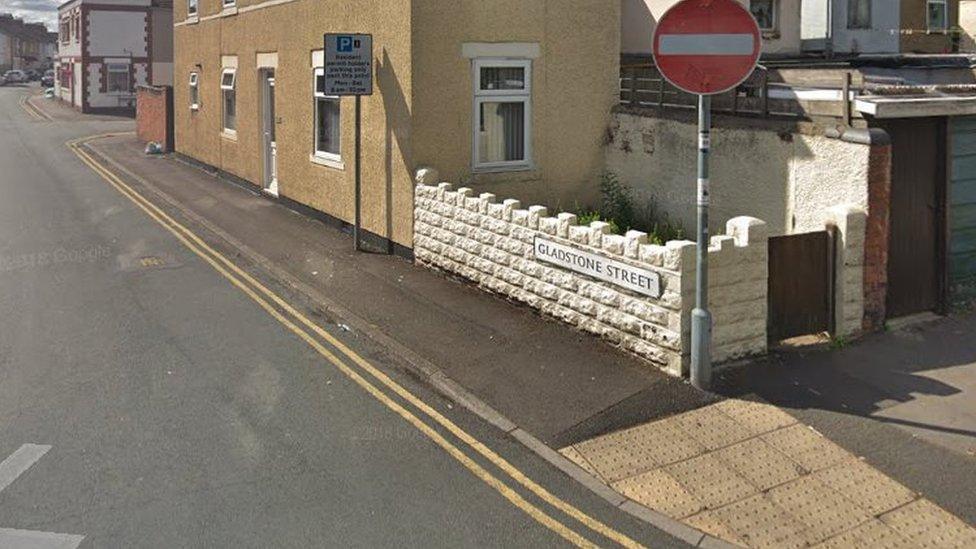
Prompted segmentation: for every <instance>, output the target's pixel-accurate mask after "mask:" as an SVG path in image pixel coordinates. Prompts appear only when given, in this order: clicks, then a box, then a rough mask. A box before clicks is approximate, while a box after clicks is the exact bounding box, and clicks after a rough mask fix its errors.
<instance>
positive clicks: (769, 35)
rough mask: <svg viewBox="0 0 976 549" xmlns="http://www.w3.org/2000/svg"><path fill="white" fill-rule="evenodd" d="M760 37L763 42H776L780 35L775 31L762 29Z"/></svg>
mask: <svg viewBox="0 0 976 549" xmlns="http://www.w3.org/2000/svg"><path fill="white" fill-rule="evenodd" d="M762 37H763V40H778V39H779V38H780V34H779V31H778V30H776V29H762Z"/></svg>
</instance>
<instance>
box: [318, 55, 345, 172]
mask: <svg viewBox="0 0 976 549" xmlns="http://www.w3.org/2000/svg"><path fill="white" fill-rule="evenodd" d="M313 95H314V99H315V156H318V157H320V158H325V159H327V160H336V161H338V160H339V159H340V155H341V149H340V147H339V145H340V133H339V130H340V128H341V125H340V120H341V118H340V109H339V106H340V103H339V98H338V97H336V96H334V95H325V71H324V69H315V90H314V93H313Z"/></svg>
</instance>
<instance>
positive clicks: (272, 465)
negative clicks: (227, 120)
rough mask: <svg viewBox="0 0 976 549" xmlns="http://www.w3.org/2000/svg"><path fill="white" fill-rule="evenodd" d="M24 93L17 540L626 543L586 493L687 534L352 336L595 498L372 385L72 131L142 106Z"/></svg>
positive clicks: (10, 228)
mask: <svg viewBox="0 0 976 549" xmlns="http://www.w3.org/2000/svg"><path fill="white" fill-rule="evenodd" d="M25 93H26V89H25V88H16V87H3V88H0V461H3V460H4V459H5V458H8V456H10V457H9V458H8V459H6V461H4V462H3V463H2V464H0V545H3V544H4V543H3V542H2V540H5V539H6V540H8V543H13V542H10V541H9V540H13V539H20V540H21V542H18V543H21V544H22V545H23V546H24V547H28V546H30V547H54V546H58V545H57V544H58V543H60V544H61V545H60V546H73V545H76V544H77V543H78V540H81V545H80V546H81V547H330V546H361V547H376V546H423V547H431V546H444V547H447V546H450V547H455V546H479V547H480V546H505V547H510V546H512V547H514V546H518V547H524V546H560V545H569V544H571V541H573V540H575V542H576V543H577V544H580V543H583V542H589V543H593V544H597V545H601V546H612V545H615V542H614V540H612V539H610V537H612V535H610V534H607V532H608V530H604V531H603V533H599V532H597V531H596V530H595V529H594V528H592V527H588V526H586V525H585V524H584V523H583V521H581V520H579V519H578V518H573V517H571V516H570V513H575V512H579V513H581V514H583V515H585V516H587V517H590V519H591V520H593V521H598V522H599V523H601V524H603V525H605V526H606V527H607V529H609V531H612V532H616V533H618V534H620V535H622V536H626V537H627V538H630V539H633V540H635V541H637V542H639V543H641V544H645V545H648V546H653V547H668V546H677V545H679V542H677V541H676V540H674V539H673V538H670V537H668V536H666V535H665V534H663V533H661V532H659V531H657V530H655V529H653V528H651V527H649V526H647V525H646V524H644V523H641V522H639V521H637V520H636V519H633V518H632V517H630V516H629V515H627V514H625V513H623V512H621V511H620V510H618V509H616V508H614V507H612V506H611V505H609V504H607V503H605V502H604V501H603V500H601V499H599V498H597V497H596V496H594V495H593V494H591V493H590V492H589V491H587V490H586V489H585V488H583V487H581V486H579V485H578V484H576V483H575V482H574V481H572V480H571V479H570V478H568V477H567V476H565V475H564V474H562V473H561V472H559V471H558V470H556V469H554V468H552V467H551V466H549V465H548V464H547V463H546V462H545V461H543V460H542V459H540V458H538V457H537V456H535V455H534V454H532V453H531V452H529V451H528V450H526V449H525V448H523V447H522V446H520V445H518V444H516V443H515V442H514V441H512V440H511V439H510V438H508V437H507V436H505V435H504V434H502V433H501V432H499V431H497V430H496V429H494V428H492V427H490V426H488V425H487V424H485V423H483V422H481V421H480V420H478V419H477V418H476V417H474V416H473V415H471V414H469V413H467V412H466V411H463V410H462V409H461V408H460V407H459V406H456V405H454V406H451V404H450V403H449V402H448V401H446V400H444V399H443V398H441V397H439V396H438V395H437V394H436V393H434V392H433V391H431V390H428V389H427V388H426V387H424V386H422V385H420V384H419V383H417V382H414V381H413V380H412V379H411V378H410V377H409V376H407V375H404V374H402V373H399V372H400V371H401V370H399V369H397V368H395V367H394V365H393V362H394V361H395V360H397V359H396V358H394V357H393V355H392V354H391V353H387V352H385V350H384V349H381V348H375V347H369V346H368V345H367V344H364V343H357V344H356V345H359V348H356V349H355V350H356V352H358V353H359V354H360V355H362V356H364V357H366V359H367V360H369V361H370V362H371V363H372V364H374V365H376V366H377V367H378V368H379V369H380V370H382V371H385V372H387V373H389V375H390V376H391V378H392V379H393V380H394V381H395V382H396V383H398V384H399V385H401V386H402V387H404V388H405V389H406V390H407V391H409V392H410V393H412V394H413V395H416V396H417V397H418V398H419V399H420V400H421V401H423V402H425V403H426V404H428V405H429V406H431V407H432V408H433V409H434V410H436V411H438V412H439V413H441V414H444V416H446V417H447V418H448V419H449V420H450V421H453V422H454V423H456V424H457V425H458V426H459V427H460V428H461V429H463V430H464V431H465V432H466V433H469V434H470V435H471V436H473V437H475V438H476V439H478V440H480V441H482V442H483V443H484V444H485V445H486V446H487V447H488V448H490V449H491V450H492V451H494V452H496V453H497V454H498V455H500V456H501V457H503V458H504V459H505V460H507V461H508V462H510V463H511V464H512V465H513V466H514V467H515V468H517V469H518V470H519V471H521V472H523V473H524V474H525V475H527V476H528V477H529V478H530V479H532V480H534V481H535V482H537V483H538V484H539V485H541V486H542V487H543V488H545V489H546V490H548V491H549V492H551V493H552V494H553V495H554V496H555V497H557V498H560V499H561V500H563V501H565V502H566V503H567V504H569V505H570V506H572V508H573V509H575V510H578V511H572V510H568V509H567V508H563V509H562V510H560V509H557V508H556V507H555V506H554V504H553V503H552V501H546V499H545V498H543V497H540V496H539V494H538V493H536V492H533V491H531V490H529V489H526V488H525V487H524V486H523V485H521V484H519V483H517V482H515V481H514V480H513V479H512V475H511V474H507V473H506V472H505V471H504V470H503V468H501V467H500V466H499V465H498V463H497V462H496V461H493V460H491V459H489V458H486V457H485V455H484V453H479V452H476V451H475V450H474V449H473V448H472V447H471V446H470V445H467V444H465V443H464V442H463V440H461V439H460V438H459V437H458V436H457V434H456V433H451V432H449V431H448V430H446V429H445V428H444V426H443V425H442V424H439V423H437V422H435V421H433V420H432V419H431V418H430V417H429V415H425V414H424V413H422V412H421V410H420V409H419V408H418V406H416V403H411V402H410V401H409V399H406V398H404V396H403V395H402V394H400V395H397V394H395V393H394V391H392V390H391V389H390V388H389V387H388V386H383V387H381V388H380V392H379V394H378V395H377V394H374V393H371V392H369V391H368V390H367V389H365V388H364V386H363V385H361V384H360V383H358V382H357V381H356V380H354V379H353V378H351V377H350V376H349V375H347V374H346V373H344V372H343V371H342V370H340V368H338V367H337V366H336V365H335V364H334V363H332V362H330V361H329V360H327V359H326V358H325V357H324V356H323V355H322V354H321V353H320V352H318V351H317V350H316V349H315V348H313V346H311V345H309V343H308V342H307V341H305V340H303V339H302V338H301V337H300V336H299V335H297V334H296V333H295V332H294V331H292V330H291V329H289V328H288V327H287V326H286V325H285V324H283V323H282V322H281V321H280V320H278V319H275V318H274V317H273V316H272V315H270V314H269V313H268V312H267V311H266V310H264V309H262V308H261V307H260V306H259V304H258V303H256V302H255V301H254V300H253V299H251V298H250V297H248V296H247V295H246V294H245V293H244V292H242V291H241V290H240V289H239V288H238V287H235V286H234V285H233V284H232V283H231V282H230V281H229V280H228V279H227V278H225V277H224V276H222V275H221V274H219V273H218V272H217V270H215V269H214V268H213V267H212V266H211V265H209V264H208V263H207V262H205V261H204V260H203V259H201V258H200V257H198V256H196V255H194V254H193V253H191V252H190V251H189V250H188V249H187V248H186V247H185V246H184V245H183V244H181V243H180V242H179V241H178V240H177V239H176V238H175V237H174V236H173V235H172V234H171V233H170V232H168V231H167V230H166V229H164V228H163V227H162V226H160V225H159V224H157V223H156V222H155V221H153V220H152V219H150V217H149V216H148V215H146V213H145V212H143V211H141V210H140V209H139V208H137V207H136V205H134V204H133V203H132V202H131V201H130V200H128V199H126V198H125V197H124V196H122V195H121V194H120V193H119V192H117V191H116V190H115V189H113V188H112V187H111V186H110V185H108V184H107V183H106V181H105V180H104V179H102V178H101V177H99V176H98V175H97V174H95V173H94V172H93V171H92V170H91V169H90V168H89V167H88V166H86V165H85V164H84V163H82V162H81V161H80V160H79V159H78V158H77V157H76V156H75V155H74V154H73V153H72V152H71V151H70V150H69V149H68V148H67V147H66V146H65V143H66V142H67V141H69V140H71V139H73V138H77V137H81V136H86V135H91V134H96V133H102V132H109V131H120V130H131V129H132V128H133V124H132V122H131V121H129V120H124V119H116V120H113V119H111V118H105V117H99V118H88V117H78V120H73V121H65V120H59V121H45V120H38V119H36V118H35V117H32V116H29V114H28V113H27V112H26V111H25V109H24V108H23V107H22V106H21V104H20V100H21V97H22V96H23V95H24V94H25ZM329 330H330V332H333V333H334V337H337V338H342V337H344V334H343V330H342V328H341V327H337V326H331V327H330V328H329ZM354 346H355V345H354ZM347 362H349V361H347ZM367 377H368V376H367ZM373 381H374V382H373V385H375V386H379V384H378V383H375V380H373ZM391 403H392V405H391ZM397 410H406V411H407V415H408V416H409V418H415V419H416V422H414V423H411V421H412V420H411V421H408V419H409V418H408V419H405V418H404V417H403V415H402V414H401V413H398V411H397ZM417 422H419V424H418V423H417ZM425 431H426V432H425ZM431 433H434V435H433V436H432V435H431ZM438 436H439V437H441V438H442V439H443V440H444V441H445V442H446V443H447V445H448V446H447V448H448V449H445V446H444V445H440V444H437V443H436V441H435V439H436V437H438ZM451 448H453V449H455V450H456V452H453V453H452V452H451V451H448V450H449V449H451ZM472 464H474V465H473V467H472ZM472 470H474V471H476V472H477V471H483V472H484V473H485V474H484V475H479V474H475V473H474V472H472ZM591 526H592V523H591ZM43 533H49V534H43ZM50 533H56V534H57V535H54V534H50ZM5 535H6V536H7V537H6V538H4V537H3V536H5ZM15 536H21V537H19V538H17V537H15ZM574 536H579V537H574ZM567 538H568V539H567ZM619 539H620V538H618V540H619ZM31 544H32V545H31Z"/></svg>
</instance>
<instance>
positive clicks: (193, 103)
mask: <svg viewBox="0 0 976 549" xmlns="http://www.w3.org/2000/svg"><path fill="white" fill-rule="evenodd" d="M199 108H200V75H198V74H197V73H195V72H191V73H190V109H191V110H194V111H195V110H197V109H199Z"/></svg>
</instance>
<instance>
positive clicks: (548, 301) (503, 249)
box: [414, 183, 768, 375]
mask: <svg viewBox="0 0 976 549" xmlns="http://www.w3.org/2000/svg"><path fill="white" fill-rule="evenodd" d="M414 215H415V221H414V230H415V234H414V254H415V256H416V258H417V261H418V262H420V263H422V264H425V265H428V266H431V267H435V268H438V269H442V270H445V271H448V272H451V273H454V274H458V275H461V276H463V277H464V278H467V279H469V280H471V281H473V282H476V283H477V284H479V285H480V286H481V287H482V288H484V289H486V290H489V291H491V292H494V293H497V294H501V295H504V296H506V297H509V298H512V299H515V300H518V301H521V302H523V303H526V304H528V305H530V306H531V307H533V308H535V309H538V310H540V311H542V312H543V313H545V314H547V315H549V316H552V317H555V318H557V319H559V320H562V321H563V322H566V323H567V324H570V325H572V326H575V327H577V328H579V329H581V330H583V331H585V332H589V333H592V334H595V335H598V336H600V337H602V338H604V339H606V340H608V341H609V342H611V343H613V344H615V345H618V346H619V347H621V348H623V349H625V350H627V351H629V352H631V353H633V354H636V355H638V356H640V357H642V358H644V359H647V360H649V361H651V362H652V363H654V364H655V365H657V366H659V367H661V368H663V369H665V370H667V371H668V372H669V373H671V374H674V375H684V374H686V373H687V371H688V363H689V356H690V351H691V348H690V339H691V337H690V334H691V322H690V318H691V311H692V308H693V307H694V294H695V249H696V246H695V243H693V242H689V241H673V242H669V243H667V245H664V246H658V245H653V244H648V243H647V235H646V234H644V233H641V232H637V231H630V232H628V233H627V234H626V235H612V234H609V226H608V225H607V224H606V223H602V222H594V223H591V224H590V225H586V226H580V225H577V220H576V216H575V215H573V214H568V213H560V214H558V215H556V216H549V212H548V210H547V209H546V208H544V207H542V206H531V207H529V208H528V209H523V208H522V206H521V203H520V202H519V201H517V200H504V201H502V202H499V201H498V200H497V199H496V197H495V196H494V195H492V194H488V193H485V194H482V195H480V196H474V194H473V191H472V190H471V189H468V188H461V189H458V190H456V191H455V190H452V187H451V185H450V184H448V183H441V184H440V185H438V186H432V185H424V184H420V185H418V186H417V187H416V191H415V208H414ZM726 229H727V233H728V234H727V235H724V236H716V237H713V238H712V240H711V245H710V250H709V251H710V255H709V261H710V277H709V287H710V292H711V293H710V299H709V307H710V309H711V310H712V314H713V318H714V330H713V334H712V337H713V340H712V342H713V350H712V356H713V359H714V360H715V361H716V362H723V361H728V360H731V359H735V358H739V357H742V356H747V355H751V354H758V353H762V352H765V350H766V319H767V316H768V315H767V304H766V299H767V297H766V296H767V285H768V281H767V279H768V247H767V238H768V235H767V227H766V224H765V223H764V222H762V221H760V220H758V219H754V218H748V217H739V218H734V219H731V220H730V221H729V222H728V223H727V227H726ZM537 237H543V238H545V239H547V240H551V241H553V242H556V243H558V244H562V245H564V246H569V247H571V248H573V249H575V250H578V251H581V252H585V253H591V254H595V255H598V256H601V257H603V258H607V259H610V260H613V261H619V262H620V263H623V264H626V265H629V266H633V267H635V268H639V269H643V270H646V271H651V272H653V273H656V274H657V275H658V276H660V280H661V294H660V297H658V298H653V297H648V296H645V295H641V294H638V293H635V292H633V291H630V290H627V289H624V288H621V287H620V286H617V285H614V284H612V283H610V282H605V281H602V280H599V279H596V278H592V277H590V276H586V275H582V274H579V273H576V272H573V271H570V270H568V269H563V268H560V267H557V266H554V265H551V264H549V263H544V262H542V261H540V260H539V259H537V258H536V256H535V241H536V238H537Z"/></svg>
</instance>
